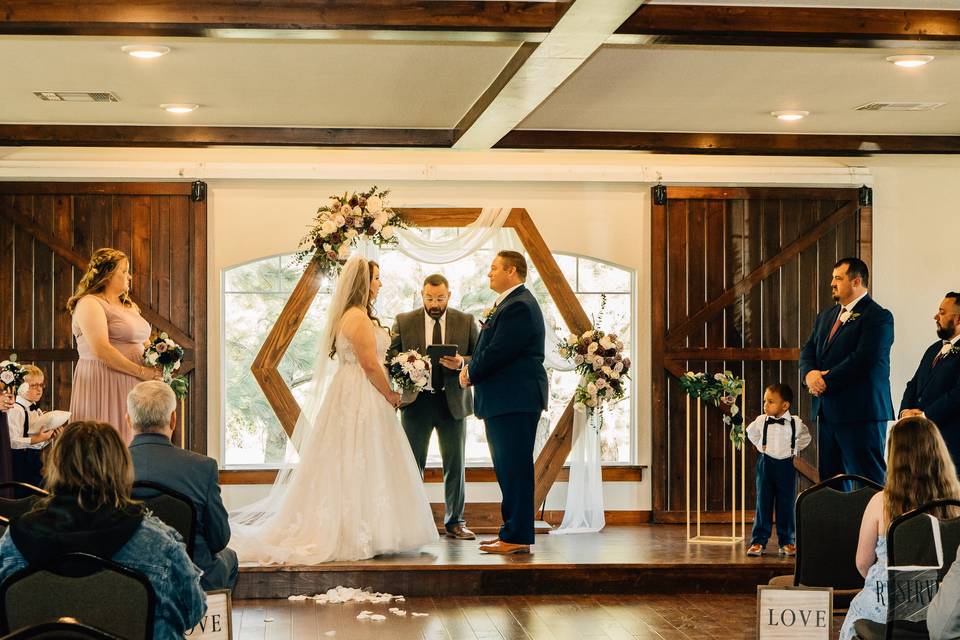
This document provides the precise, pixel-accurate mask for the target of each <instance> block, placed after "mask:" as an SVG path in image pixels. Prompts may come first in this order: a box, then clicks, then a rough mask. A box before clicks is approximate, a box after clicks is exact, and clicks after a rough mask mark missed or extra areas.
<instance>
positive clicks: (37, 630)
mask: <svg viewBox="0 0 960 640" xmlns="http://www.w3.org/2000/svg"><path fill="white" fill-rule="evenodd" d="M28 639H29V640H122V639H121V638H119V637H118V636H115V635H113V634H110V633H107V632H106V631H101V630H99V629H94V628H93V627H89V626H87V625H85V624H80V623H79V622H77V621H76V620H73V619H72V618H61V619H60V620H57V621H56V622H43V623H40V624H35V625H31V626H29V627H24V628H23V629H18V630H17V631H14V632H13V633H11V634H9V635H6V636H3V637H2V638H0V640H28Z"/></svg>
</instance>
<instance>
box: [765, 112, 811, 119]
mask: <svg viewBox="0 0 960 640" xmlns="http://www.w3.org/2000/svg"><path fill="white" fill-rule="evenodd" d="M770 115H772V116H773V117H775V118H778V119H780V120H787V121H793V120H803V119H804V118H806V117H807V116H808V115H810V112H809V111H771V112H770Z"/></svg>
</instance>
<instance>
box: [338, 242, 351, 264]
mask: <svg viewBox="0 0 960 640" xmlns="http://www.w3.org/2000/svg"><path fill="white" fill-rule="evenodd" d="M337 257H338V258H340V259H341V260H346V259H347V258H349V257H350V243H348V242H344V243H343V244H342V245H340V249H339V250H338V251H337Z"/></svg>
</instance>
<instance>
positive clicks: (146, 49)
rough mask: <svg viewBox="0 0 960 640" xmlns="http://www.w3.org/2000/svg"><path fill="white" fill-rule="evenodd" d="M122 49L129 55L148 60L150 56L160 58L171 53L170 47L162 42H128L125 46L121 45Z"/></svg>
mask: <svg viewBox="0 0 960 640" xmlns="http://www.w3.org/2000/svg"><path fill="white" fill-rule="evenodd" d="M120 51H123V52H124V53H125V54H127V55H128V56H133V57H134V58H142V59H144V60H146V59H149V58H159V57H160V56H163V55H166V54H168V53H170V47H165V46H163V45H162V44H128V45H127V46H125V47H120Z"/></svg>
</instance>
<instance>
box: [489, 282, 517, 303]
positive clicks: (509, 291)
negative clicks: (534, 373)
mask: <svg viewBox="0 0 960 640" xmlns="http://www.w3.org/2000/svg"><path fill="white" fill-rule="evenodd" d="M522 286H523V283H522V282H521V283H520V284H515V285H513V286H512V287H510V288H509V289H507V290H506V291H504V292H503V293H501V294H500V297H499V298H497V301H496V302H494V303H493V306H495V307H497V306H499V305H500V303H501V302H503V301H504V299H506V297H507V296H508V295H510V294H511V293H513V290H514V289H516V288H517V287H522Z"/></svg>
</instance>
